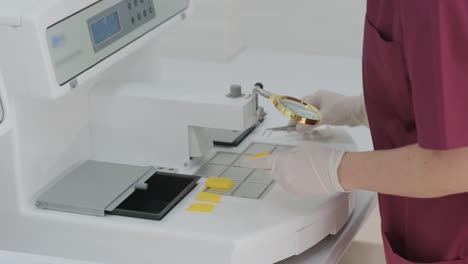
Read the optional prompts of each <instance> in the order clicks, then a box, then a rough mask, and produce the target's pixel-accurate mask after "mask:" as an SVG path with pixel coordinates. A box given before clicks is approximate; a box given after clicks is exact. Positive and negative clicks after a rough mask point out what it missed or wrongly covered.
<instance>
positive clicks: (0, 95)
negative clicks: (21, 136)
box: [0, 72, 13, 136]
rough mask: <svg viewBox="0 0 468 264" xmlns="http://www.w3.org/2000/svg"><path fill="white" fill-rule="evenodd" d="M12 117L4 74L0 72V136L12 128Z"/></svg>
mask: <svg viewBox="0 0 468 264" xmlns="http://www.w3.org/2000/svg"><path fill="white" fill-rule="evenodd" d="M11 119H13V117H10V108H9V100H8V95H7V93H6V89H5V84H4V83H3V76H2V74H1V72H0V136H1V135H3V134H5V133H7V132H8V131H9V130H10V129H11V124H10V123H11V121H10V120H11Z"/></svg>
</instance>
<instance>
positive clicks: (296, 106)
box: [253, 83, 322, 126]
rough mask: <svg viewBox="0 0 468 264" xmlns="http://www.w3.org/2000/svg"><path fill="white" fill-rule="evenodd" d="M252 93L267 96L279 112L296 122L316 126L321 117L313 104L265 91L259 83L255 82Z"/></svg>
mask: <svg viewBox="0 0 468 264" xmlns="http://www.w3.org/2000/svg"><path fill="white" fill-rule="evenodd" d="M253 93H254V94H259V95H261V96H263V97H265V98H267V99H268V100H270V101H271V102H272V103H273V105H274V106H275V107H276V109H277V110H278V111H279V112H280V113H281V114H283V115H285V116H287V117H289V118H290V119H292V120H294V121H296V122H298V123H301V124H306V125H312V126H316V125H318V124H319V123H320V120H321V119H322V114H321V113H320V110H318V109H317V108H316V107H314V106H313V105H311V104H309V103H307V102H304V101H302V100H299V99H297V98H294V97H291V96H283V95H277V94H273V93H270V92H267V91H265V90H264V89H263V84H261V83H257V84H255V87H254V89H253Z"/></svg>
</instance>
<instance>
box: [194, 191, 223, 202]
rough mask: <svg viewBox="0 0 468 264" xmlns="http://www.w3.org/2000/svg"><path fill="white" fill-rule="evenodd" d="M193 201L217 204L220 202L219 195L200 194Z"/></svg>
mask: <svg viewBox="0 0 468 264" xmlns="http://www.w3.org/2000/svg"><path fill="white" fill-rule="evenodd" d="M195 199H197V200H198V201H202V202H212V203H219V202H220V201H221V195H219V194H216V193H207V192H201V193H198V194H197V196H195Z"/></svg>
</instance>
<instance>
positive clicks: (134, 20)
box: [88, 0, 156, 52]
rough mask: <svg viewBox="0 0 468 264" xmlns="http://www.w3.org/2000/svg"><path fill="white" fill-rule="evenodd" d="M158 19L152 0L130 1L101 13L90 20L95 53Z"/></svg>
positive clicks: (89, 24) (89, 26)
mask: <svg viewBox="0 0 468 264" xmlns="http://www.w3.org/2000/svg"><path fill="white" fill-rule="evenodd" d="M155 17H156V14H155V9H154V2H153V1H151V0H129V1H124V2H120V3H118V4H117V5H115V6H113V7H111V8H109V9H107V10H105V11H103V12H101V13H100V14H98V15H96V16H94V17H92V18H90V19H89V20H88V28H89V32H90V34H91V40H92V42H93V47H94V51H95V52H99V51H100V50H102V49H103V48H105V47H107V46H109V45H110V44H112V43H114V42H115V41H117V40H118V39H120V38H122V37H124V36H126V35H127V34H129V33H130V32H132V31H134V30H136V29H137V28H139V27H141V26H142V25H144V24H146V23H148V22H150V21H151V20H152V19H154V18H155Z"/></svg>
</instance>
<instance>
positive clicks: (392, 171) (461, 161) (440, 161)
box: [338, 145, 468, 198]
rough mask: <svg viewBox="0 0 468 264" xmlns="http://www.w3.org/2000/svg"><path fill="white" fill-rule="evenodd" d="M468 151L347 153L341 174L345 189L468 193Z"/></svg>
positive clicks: (416, 194) (416, 148)
mask: <svg viewBox="0 0 468 264" xmlns="http://www.w3.org/2000/svg"><path fill="white" fill-rule="evenodd" d="M467 157H468V150H467V149H459V150H451V151H431V150H424V149H421V148H420V147H419V146H417V145H412V146H408V147H404V148H399V149H394V150H384V151H373V152H361V153H348V154H346V155H345V156H344V158H343V160H342V162H341V164H340V167H339V171H338V175H339V178H340V182H341V184H342V185H343V187H344V188H345V189H346V190H351V189H362V190H370V191H375V192H379V193H385V194H393V195H399V196H408V197H416V198H432V197H440V196H446V195H451V194H456V193H463V192H468V175H466V174H468V162H467V161H466V160H467Z"/></svg>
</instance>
